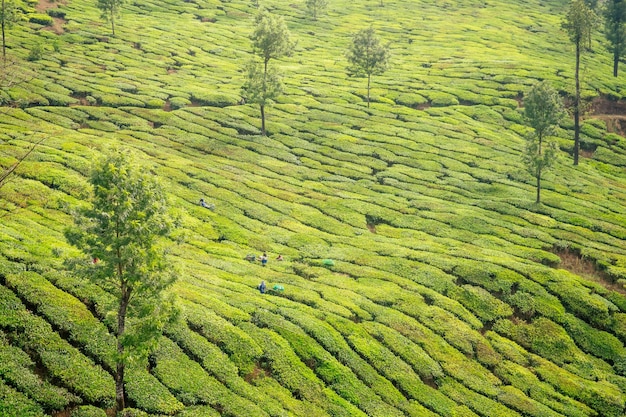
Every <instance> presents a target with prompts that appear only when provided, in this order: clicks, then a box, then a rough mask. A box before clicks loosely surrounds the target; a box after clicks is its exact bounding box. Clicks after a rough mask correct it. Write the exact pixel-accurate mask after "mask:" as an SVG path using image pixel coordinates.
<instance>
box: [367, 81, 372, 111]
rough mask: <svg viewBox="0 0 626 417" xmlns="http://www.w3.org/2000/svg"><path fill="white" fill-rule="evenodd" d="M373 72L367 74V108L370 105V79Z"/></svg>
mask: <svg viewBox="0 0 626 417" xmlns="http://www.w3.org/2000/svg"><path fill="white" fill-rule="evenodd" d="M371 78H372V74H367V108H369V107H370V79H371Z"/></svg>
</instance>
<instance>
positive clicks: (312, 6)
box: [306, 0, 328, 20]
mask: <svg viewBox="0 0 626 417" xmlns="http://www.w3.org/2000/svg"><path fill="white" fill-rule="evenodd" d="M306 7H307V10H308V11H309V14H310V15H311V17H312V18H313V20H317V15H318V14H319V13H321V12H322V11H323V10H325V9H326V8H327V7H328V0H306Z"/></svg>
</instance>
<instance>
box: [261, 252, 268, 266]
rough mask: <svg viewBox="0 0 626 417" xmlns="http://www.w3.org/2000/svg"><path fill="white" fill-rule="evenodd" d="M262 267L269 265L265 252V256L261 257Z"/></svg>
mask: <svg viewBox="0 0 626 417" xmlns="http://www.w3.org/2000/svg"><path fill="white" fill-rule="evenodd" d="M261 265H263V266H265V265H267V253H265V252H263V255H261Z"/></svg>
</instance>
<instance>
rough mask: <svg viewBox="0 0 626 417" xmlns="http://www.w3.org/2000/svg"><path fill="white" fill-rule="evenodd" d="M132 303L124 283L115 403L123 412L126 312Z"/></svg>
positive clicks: (118, 320) (118, 331)
mask: <svg viewBox="0 0 626 417" xmlns="http://www.w3.org/2000/svg"><path fill="white" fill-rule="evenodd" d="M129 301H130V291H129V290H128V288H127V287H126V285H125V283H122V298H121V299H120V307H119V310H118V312H117V369H116V373H115V402H116V403H117V410H116V411H118V412H119V411H122V410H123V409H124V408H125V407H126V405H125V402H124V370H125V364H124V345H123V344H122V337H123V336H124V332H125V330H126V311H127V309H128V303H129Z"/></svg>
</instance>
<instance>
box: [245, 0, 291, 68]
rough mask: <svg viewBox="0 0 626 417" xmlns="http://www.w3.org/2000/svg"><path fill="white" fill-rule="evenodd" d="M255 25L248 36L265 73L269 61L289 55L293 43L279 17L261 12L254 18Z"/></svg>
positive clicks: (265, 11)
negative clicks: (261, 60)
mask: <svg viewBox="0 0 626 417" xmlns="http://www.w3.org/2000/svg"><path fill="white" fill-rule="evenodd" d="M255 24H256V26H255V28H254V31H253V32H252V34H251V35H250V39H252V49H253V51H254V53H255V54H257V55H258V56H260V57H261V59H263V70H264V72H265V73H267V65H268V63H269V62H270V60H271V59H274V58H281V57H283V56H289V55H291V53H292V52H293V48H294V47H295V42H294V41H292V40H291V33H290V32H289V29H287V25H286V24H285V21H284V19H283V18H282V17H281V16H275V15H273V14H271V13H270V12H268V11H267V10H261V11H260V12H259V13H258V14H257V16H256V19H255Z"/></svg>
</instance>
